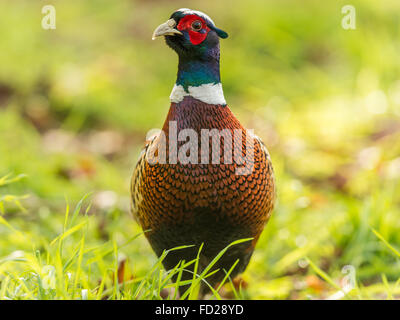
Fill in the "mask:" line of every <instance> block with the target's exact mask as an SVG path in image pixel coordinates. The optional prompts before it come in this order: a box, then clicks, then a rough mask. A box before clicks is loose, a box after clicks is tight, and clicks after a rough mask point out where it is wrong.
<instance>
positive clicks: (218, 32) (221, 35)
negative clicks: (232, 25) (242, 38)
mask: <svg viewBox="0 0 400 320" xmlns="http://www.w3.org/2000/svg"><path fill="white" fill-rule="evenodd" d="M210 28H211V29H212V30H214V31H215V32H216V33H217V35H218V37H220V38H222V39H226V38H228V34H227V33H226V32H225V31H224V30H221V29H218V28H217V27H214V26H211V27H210Z"/></svg>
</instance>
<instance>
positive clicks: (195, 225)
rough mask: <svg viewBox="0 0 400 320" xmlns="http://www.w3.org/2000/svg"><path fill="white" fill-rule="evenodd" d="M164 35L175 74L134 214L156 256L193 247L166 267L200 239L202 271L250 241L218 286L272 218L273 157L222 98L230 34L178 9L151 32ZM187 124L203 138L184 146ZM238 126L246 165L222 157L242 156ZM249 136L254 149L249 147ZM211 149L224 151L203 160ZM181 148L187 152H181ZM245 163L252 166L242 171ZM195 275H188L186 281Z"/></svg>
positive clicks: (145, 156)
mask: <svg viewBox="0 0 400 320" xmlns="http://www.w3.org/2000/svg"><path fill="white" fill-rule="evenodd" d="M159 36H164V37H165V40H166V43H167V45H168V46H169V47H171V48H172V49H173V50H174V51H176V53H177V54H178V56H179V65H178V77H177V80H176V84H175V86H174V88H173V90H172V93H171V96H170V100H171V106H170V109H169V113H168V115H167V118H166V121H165V123H164V126H163V129H162V131H161V132H160V133H159V134H157V135H154V136H153V137H152V138H151V139H149V141H148V142H147V143H146V146H145V149H144V150H143V151H142V153H141V155H140V157H139V161H138V163H137V165H136V168H135V170H134V173H133V177H132V184H131V193H132V212H133V215H134V217H135V218H136V220H137V221H138V222H139V224H140V225H141V226H142V228H143V230H148V232H146V233H145V235H146V237H147V239H148V241H149V242H150V244H151V246H152V248H153V250H154V251H155V253H156V254H157V255H158V256H160V255H161V254H162V252H163V250H164V249H171V248H174V247H178V246H182V245H195V246H194V247H191V248H187V249H182V250H176V251H171V252H170V253H169V254H168V255H167V257H166V258H165V260H164V262H163V263H164V267H165V268H166V269H167V270H169V269H172V268H174V267H175V266H176V265H177V264H178V263H179V261H181V260H185V261H186V262H187V261H190V260H192V259H195V258H196V256H197V253H198V249H199V246H200V245H201V244H202V243H204V247H203V249H202V251H201V254H200V263H199V270H198V271H201V270H202V269H203V268H205V267H206V266H207V265H208V264H209V263H210V262H211V260H212V259H213V258H214V257H215V256H216V255H217V254H218V253H219V252H220V251H221V250H222V249H223V248H225V247H226V246H227V245H229V244H230V243H232V242H233V241H235V240H238V239H243V238H253V239H254V240H253V241H248V242H244V243H241V244H239V245H236V246H232V247H231V248H230V249H229V250H228V251H227V252H226V253H225V254H224V255H223V257H222V258H221V259H220V260H219V261H218V263H217V264H216V265H215V268H214V269H217V268H218V269H220V270H219V271H218V272H217V273H215V274H214V275H213V276H211V277H210V278H207V280H208V283H209V284H211V285H213V286H215V285H217V284H218V283H219V282H220V281H221V280H222V279H223V278H224V276H225V273H224V272H223V269H225V270H229V269H230V268H231V266H232V265H233V264H234V263H235V261H236V260H237V259H239V263H238V264H237V265H236V267H235V269H234V271H233V273H232V274H231V276H233V277H234V276H236V275H237V274H239V273H241V272H243V271H244V269H245V268H246V266H247V264H248V263H249V260H250V257H251V255H252V253H253V251H254V247H255V244H256V242H257V240H258V238H259V236H260V234H261V232H262V230H263V228H264V226H265V224H266V222H267V221H268V219H269V217H270V215H271V212H272V209H273V205H274V198H275V184H274V176H273V169H272V165H271V160H270V157H269V154H268V151H267V149H266V147H265V146H264V144H263V143H262V142H261V140H260V139H259V138H258V137H257V136H255V135H252V134H251V133H249V132H247V131H246V130H245V128H244V127H243V126H242V125H241V124H240V122H239V121H238V120H237V119H236V117H235V116H234V115H233V113H232V112H231V110H230V109H229V107H228V106H227V104H226V102H225V98H224V95H223V91H222V85H221V81H220V66H219V60H220V59H219V58H220V46H219V38H227V36H228V35H227V33H226V32H224V31H222V30H221V29H218V28H217V27H216V26H215V24H214V22H213V21H212V20H211V19H210V17H208V16H207V15H206V14H204V13H202V12H199V11H194V10H190V9H179V10H177V11H176V12H174V13H173V14H172V15H171V17H170V19H169V20H168V21H167V22H166V23H163V24H161V25H160V26H159V27H158V28H157V29H156V30H155V31H154V34H153V39H154V38H156V37H159ZM184 129H189V131H188V130H186V131H185V132H190V133H192V134H193V133H195V134H197V135H198V139H197V140H194V141H195V142H193V141H191V142H190V143H191V144H190V147H187V148H184V146H185V144H186V146H187V145H188V143H189V142H188V140H187V139H186V138H187V137H186V138H182V137H181V138H178V141H177V142H176V139H177V137H176V135H178V136H180V133H181V132H184V131H182V130H184ZM206 129H208V130H210V131H209V132H214V136H213V134H211V135H210V136H208V137H207V140H205V141H206V143H205V144H202V143H201V142H202V141H203V142H204V139H203V138H201V134H202V131H204V130H206ZM213 129H217V131H216V130H214V131H211V130H213ZM223 130H225V133H228V135H223V134H221V135H217V138H218V139H214V137H215V133H216V132H217V133H221V132H223ZM235 131H236V132H242V135H243V137H242V140H239V141H241V142H242V143H241V144H240V146H239V148H238V150H239V153H240V154H239V156H242V157H245V156H246V155H250V154H251V155H252V157H251V159H250V161H247V162H248V163H244V162H242V163H240V162H237V161H231V162H229V161H228V160H229V159H228V160H226V159H225V158H224V155H225V154H227V155H228V156H229V154H233V155H237V153H238V151H237V150H236V149H235V143H234V142H235V141H233V140H234V139H233V137H235ZM229 134H231V135H229ZM221 137H222V138H221ZM219 138H220V139H219ZM228 139H232V141H233V143H232V144H231V149H230V150H229V149H225V148H224V147H225V145H226V144H227V143H228ZM232 141H231V142H232ZM248 141H250V142H251V144H250V145H251V147H250V149H248V150H247V149H246V146H247V145H246V143H247V142H248ZM228 146H229V144H228ZM192 147H196V148H197V151H196V150H195V149H196V148H194V149H192ZM206 147H207V148H208V150H212V151H213V150H214V149H213V148H217V150H218V149H219V151H220V153H219V155H218V153H217V156H216V157H215V158H212V157H213V154H211V155H210V156H209V157H208V158H207V157H205V158H203V159H202V158H201V156H202V154H203V153H202V151H203V150H206ZM179 148H184V149H183V150H184V151H183V152H182V151H181V150H180V151H179V153H178V149H179ZM150 150H153V151H154V150H156V152H154V155H153V158H152V160H154V159H156V161H149V160H150V159H149V158H150V157H151V155H150V153H149V151H150ZM225 151H226V152H225ZM235 151H236V153H235ZM192 152H193V153H194V154H190V153H192ZM177 155H178V156H177ZM163 157H164V158H163ZM188 157H189V161H187V159H188ZM228 158H229V157H228ZM160 159H161V160H162V159H164V161H161V160H160ZM246 159H247V158H246ZM218 160H220V162H219V163H218ZM224 161H225V162H224ZM243 166H245V167H246V168H251V170H248V171H247V172H244V173H243V172H242V173H240V172H238V169H239V168H240V167H243ZM192 277H193V275H192V274H191V273H190V272H188V273H187V274H183V276H182V279H191V278H192ZM203 289H206V288H205V287H203ZM205 291H206V290H204V292H205Z"/></svg>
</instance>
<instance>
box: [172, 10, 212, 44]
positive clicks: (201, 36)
mask: <svg viewBox="0 0 400 320" xmlns="http://www.w3.org/2000/svg"><path fill="white" fill-rule="evenodd" d="M195 21H200V22H201V23H202V27H201V29H200V30H193V27H192V24H193V23H194V22H195ZM177 29H178V30H179V31H187V32H188V33H189V39H190V42H191V43H192V44H193V45H198V44H200V43H202V42H203V41H204V40H205V39H206V38H207V35H208V32H209V31H210V28H209V27H208V26H207V24H206V22H205V21H204V19H202V18H200V17H199V16H196V15H187V16H184V17H183V18H182V19H181V20H180V21H179V24H178V26H177Z"/></svg>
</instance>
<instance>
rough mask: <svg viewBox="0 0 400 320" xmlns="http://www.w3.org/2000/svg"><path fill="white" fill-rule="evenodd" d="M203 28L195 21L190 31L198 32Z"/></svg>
mask: <svg viewBox="0 0 400 320" xmlns="http://www.w3.org/2000/svg"><path fill="white" fill-rule="evenodd" d="M202 28H203V24H202V23H201V21H200V20H196V21H194V22H193V23H192V30H194V31H200V30H201V29H202Z"/></svg>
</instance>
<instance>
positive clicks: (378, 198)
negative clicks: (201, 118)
mask: <svg viewBox="0 0 400 320" xmlns="http://www.w3.org/2000/svg"><path fill="white" fill-rule="evenodd" d="M47 4H52V5H54V6H55V8H56V10H57V11H56V12H57V15H56V18H57V20H56V21H57V28H56V30H44V29H42V26H41V20H42V17H43V16H44V15H43V14H42V13H41V10H42V7H43V6H44V5H47ZM347 4H349V3H348V1H340V0H338V1H325V2H322V1H295V0H279V1H265V0H248V1H238V0H233V1H209V0H204V1H201V2H198V1H162V0H158V1H157V0H153V1H144V0H141V1H139V0H135V1H134V0H129V1H128V0H119V1H106V0H90V1H89V0H88V1H77V0H74V1H73V0H71V1H61V0H58V1H57V0H55V1H50V0H47V1H39V0H35V1H29V0H16V1H15V0H14V1H11V0H3V1H1V2H0V12H1V14H0V16H1V18H0V29H1V30H2V32H1V36H0V48H1V50H0V66H1V67H0V177H4V176H6V175H8V174H9V176H8V179H13V178H15V177H17V179H16V180H17V181H14V182H13V183H9V182H6V181H5V180H3V183H2V182H1V180H0V210H1V215H0V289H1V288H2V289H1V290H0V298H7V297H8V298H18V297H20V298H21V297H22V298H29V297H30V296H29V295H28V296H26V295H25V296H24V295H22V293H21V291H18V292H15V288H16V287H17V282H16V283H15V285H14V286H12V285H11V283H12V281H13V279H14V278H18V276H19V275H26V274H28V273H29V272H33V271H32V270H39V271H37V272H38V273H40V272H42V271H40V270H43V266H45V265H49V264H51V261H52V259H53V258H52V256H51V252H52V250H53V249H52V248H51V244H50V241H51V240H52V239H54V238H55V237H57V235H59V234H60V233H61V232H63V224H64V216H65V211H66V208H67V206H69V207H70V208H71V211H73V208H74V207H75V205H76V204H77V202H78V201H79V200H80V199H81V198H82V197H83V196H84V195H85V194H87V193H89V192H92V193H91V195H89V196H88V198H87V199H86V200H85V201H84V205H83V206H84V208H86V207H87V212H88V215H89V218H88V219H89V222H88V227H87V228H88V229H87V231H86V232H87V234H86V240H85V246H89V249H88V250H87V251H84V254H83V255H82V257H81V260H82V261H83V262H84V263H83V264H82V269H81V270H80V271H79V272H80V274H79V275H80V276H79V277H77V279H78V280H77V284H78V286H79V285H80V286H81V288H83V287H87V288H89V298H95V295H94V293H93V292H94V291H93V292H91V291H90V289H93V290H95V287H96V286H97V285H98V281H100V279H103V278H104V277H106V278H107V280H106V281H105V283H106V286H107V283H112V275H111V276H110V275H109V272H108V271H109V267H110V266H114V265H115V264H116V263H117V262H116V259H119V261H128V262H129V264H128V265H129V269H130V272H131V273H132V277H133V278H135V277H138V278H140V277H142V276H143V275H145V274H146V272H148V271H149V270H150V269H151V267H152V265H153V264H154V263H155V261H156V257H155V256H154V254H153V252H152V251H151V248H150V246H149V245H148V244H147V242H146V241H145V239H144V237H143V236H141V237H139V238H137V239H135V240H134V241H132V242H130V243H129V244H127V245H125V246H123V247H120V246H121V245H122V244H124V243H125V242H126V241H128V239H130V238H131V237H132V236H134V235H135V234H137V233H139V232H140V228H139V227H138V226H137V225H136V223H135V222H134V221H133V219H132V218H131V217H130V216H129V214H128V211H129V183H130V175H131V172H132V170H133V168H134V165H135V163H136V160H137V158H138V155H139V153H140V150H141V147H142V146H143V145H144V140H145V136H146V132H148V131H149V130H150V129H152V128H161V126H162V124H163V122H164V119H165V116H166V114H167V112H168V108H169V94H170V91H171V89H172V87H173V84H174V81H175V77H176V70H177V57H176V54H175V53H174V52H173V51H172V50H170V49H169V48H167V46H166V45H165V43H164V41H163V40H158V41H151V34H152V32H153V30H154V28H155V27H156V26H158V25H159V24H160V23H162V22H164V21H165V20H167V19H168V18H169V16H170V15H171V13H172V12H174V11H175V10H176V9H178V8H180V7H189V8H192V9H197V10H201V11H204V12H205V13H207V14H208V15H209V16H210V17H211V18H212V19H213V20H214V21H215V23H216V25H217V26H218V27H220V28H222V29H223V30H225V31H227V32H228V33H229V35H230V37H229V38H228V39H226V40H222V41H221V68H222V70H221V75H222V82H223V87H224V92H225V97H226V99H227V101H228V104H229V106H230V108H231V109H232V110H233V112H234V113H235V115H236V116H237V117H238V118H239V119H240V121H241V122H242V123H243V124H244V125H245V126H246V127H248V128H254V130H255V132H256V133H257V135H259V136H260V137H261V138H262V139H263V140H264V142H265V144H266V145H267V147H268V149H269V151H270V154H271V157H272V160H273V164H274V168H275V172H276V179H277V188H278V203H277V206H276V209H275V211H274V214H273V217H272V219H271V220H270V222H269V224H268V225H267V227H266V229H265V231H264V233H263V235H262V237H261V239H260V241H259V243H258V246H257V249H256V252H255V254H254V256H253V259H252V261H251V263H250V265H249V267H248V269H247V271H246V273H245V274H244V275H243V280H244V281H245V285H243V287H244V289H243V297H244V298H248V299H325V298H329V297H332V294H335V292H337V291H338V286H341V285H342V286H343V282H344V281H345V280H346V276H347V275H348V274H347V273H346V272H345V270H342V268H343V267H344V266H346V265H351V266H353V267H354V270H355V279H356V285H357V287H356V289H354V290H352V291H351V292H350V293H349V295H348V296H347V298H355V299H357V298H382V299H386V298H393V297H394V298H396V297H399V294H400V286H398V282H399V281H398V280H399V278H400V264H399V255H398V250H399V249H400V232H399V228H400V207H399V204H400V196H399V194H400V187H399V178H400V75H399V71H400V59H399V51H400V2H399V1H398V0H384V1H379V2H378V1H372V0H363V1H361V0H357V1H356V0H354V1H351V5H353V6H354V7H355V8H356V19H357V20H356V29H355V30H344V29H343V28H342V25H341V23H342V19H343V17H344V15H343V14H342V13H341V9H342V7H343V6H344V5H347ZM21 174H24V175H26V176H25V177H21V176H19V175H21ZM18 203H20V204H21V205H22V206H23V208H24V209H23V208H21V207H20V206H19V205H18ZM89 203H91V206H90V207H89ZM84 211H85V210H84ZM71 214H72V213H71ZM373 230H375V231H376V232H375V233H374V231H373ZM78 233H79V232H75V233H74V234H71V237H70V238H69V239H68V241H69V242H67V243H66V244H65V248H64V250H65V251H66V252H69V253H70V254H71V256H73V254H74V252H76V251H75V250H76V246H77V243H79V241H80V240H79V239H81V238H80V237H79V235H78ZM113 243H114V244H115V245H116V246H117V247H118V250H117V251H115V252H114V253H117V254H114V255H113V254H109V253H110V252H109V251H107V250H108V249H107V248H109V247H110V246H111V247H112V244H113ZM107 246H108V247H107ZM90 248H97V249H99V248H103V249H104V248H106V249H104V250H105V251H104V252H105V253H104V255H103V254H99V255H98V256H96V255H94V256H93V252H92V251H91V249H90ZM103 249H99V250H100V251H101V250H103ZM40 253H41V254H42V255H43V256H42V257H41V258H40V259H39V258H38V254H39V255H40ZM106 253H107V254H106ZM46 254H47V255H46ZM91 255H92V256H91ZM13 257H14V258H13ZM15 257H17V258H15ZM18 257H20V258H21V257H22V258H21V259H20V258H18ZM29 257H30V258H29ZM74 259H75V258H74ZM90 259H92V260H90ZM20 260H21V261H20ZM27 261H31V262H32V263H31V264H30V263H28V262H27ZM33 261H36V262H35V263H34V262H33ZM41 268H42V269H41ZM68 268H69V267H68ZM68 268H66V270H64V271H68ZM71 268H72V263H71ZM74 270H75V269H74V268H72V269H71V270H70V271H69V272H71V273H72V274H73V273H74V272H75V271H74ZM342 271H343V272H342ZM11 275H12V276H11ZM7 279H8V280H7ZM6 280H7V284H6ZM14 280H15V279H14ZM15 281H16V280H15ZM1 284H2V286H1ZM26 285H27V286H29V285H30V282H28V281H27V284H26ZM109 286H110V284H109ZM111 286H112V284H111ZM32 288H33V287H32ZM32 290H34V289H32ZM28 291H29V290H28ZM28 291H27V292H28ZM226 291H227V292H226V293H225V294H226V297H229V294H230V293H229V289H226ZM31 292H33V291H31ZM47 297H50V298H51V297H53V298H54V297H58V298H62V297H63V296H62V295H60V296H57V294H56V293H54V295H53V296H51V295H50V296H47ZM118 297H121V296H118ZM122 297H123V295H122ZM31 298H32V297H31ZM64 298H65V296H64Z"/></svg>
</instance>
